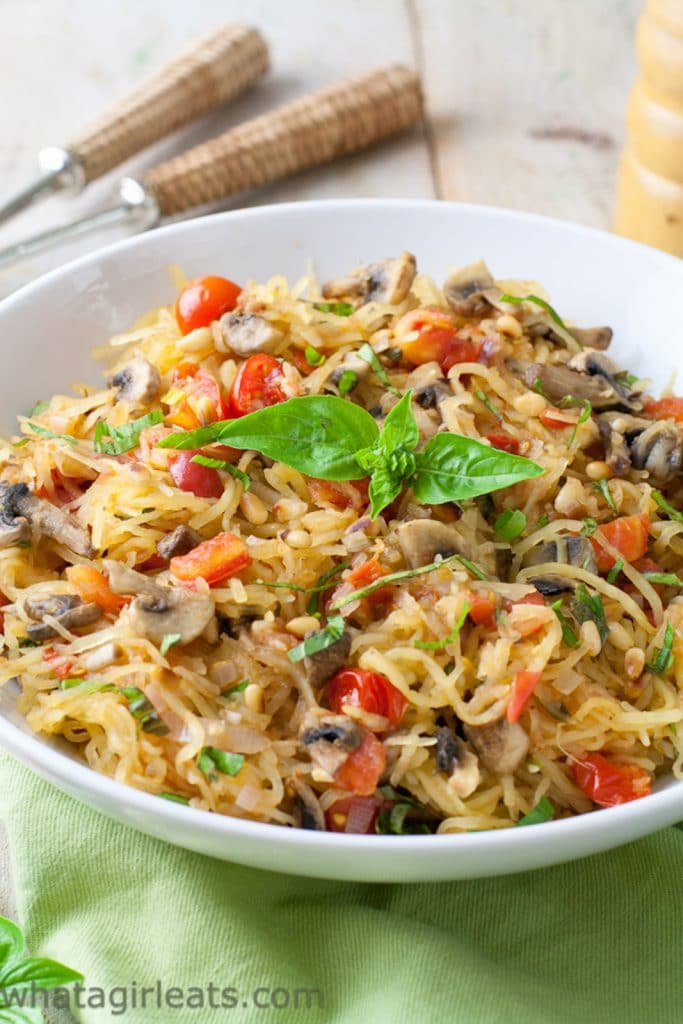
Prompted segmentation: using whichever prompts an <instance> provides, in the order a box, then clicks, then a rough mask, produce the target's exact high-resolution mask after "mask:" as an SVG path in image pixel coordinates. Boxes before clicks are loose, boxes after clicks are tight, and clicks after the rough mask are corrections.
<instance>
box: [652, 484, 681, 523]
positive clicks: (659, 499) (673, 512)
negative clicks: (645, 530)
mask: <svg viewBox="0 0 683 1024" xmlns="http://www.w3.org/2000/svg"><path fill="white" fill-rule="evenodd" d="M652 498H653V500H654V502H655V504H656V505H659V507H660V508H661V510H662V512H666V514H667V515H668V517H669V519H673V520H674V522H676V523H683V512H679V511H678V509H677V508H674V507H673V505H670V504H669V502H668V501H667V500H666V498H665V497H664V495H663V494H660V492H659V491H653V492H652Z"/></svg>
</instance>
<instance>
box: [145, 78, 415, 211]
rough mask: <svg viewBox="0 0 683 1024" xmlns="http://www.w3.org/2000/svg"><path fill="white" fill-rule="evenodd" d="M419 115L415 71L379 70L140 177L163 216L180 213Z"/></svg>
mask: <svg viewBox="0 0 683 1024" xmlns="http://www.w3.org/2000/svg"><path fill="white" fill-rule="evenodd" d="M421 113H422V93H421V89H420V80H419V78H418V77H417V75H415V74H414V72H412V71H409V70H408V68H404V67H390V68H383V69H381V70H378V71H373V72H371V73H370V74H367V75H363V76H362V77H359V78H354V79H351V80H350V81H347V82H342V83H341V84H339V85H335V86H332V87H331V88H329V89H324V90H322V91H320V92H316V93H313V94H311V95H310V96H304V97H303V98H302V99H300V100H296V101H295V102H294V103H290V104H288V105H287V106H284V107H280V108H279V109H277V110H274V111H272V112H271V113H268V114H264V115H262V116H261V117H257V118H255V119H254V120H252V121H246V122H245V123H244V124H241V125H238V127H236V128H233V129H231V130H230V131H228V132H225V133H224V134H223V135H219V136H218V137H217V138H215V139H211V140H210V141H209V142H205V143H202V144H201V145H199V146H196V147H195V148H194V149H191V150H189V151H188V152H186V153H183V154H181V155H180V156H177V157H174V158H173V159H171V160H168V161H166V162H165V163H163V164H161V165H160V166H158V167H155V168H153V169H152V170H151V171H149V172H148V173H147V174H146V175H145V177H144V183H145V185H146V186H147V187H148V188H149V189H151V191H152V192H153V193H154V195H155V197H156V199H157V202H158V203H159V206H160V209H161V213H162V215H163V216H169V215H171V214H175V213H181V212H183V211H184V210H189V209H191V208H192V207H194V206H201V205H202V204H204V203H211V202H216V201H217V200H219V199H225V198H227V197H228V196H231V195H234V194H235V193H237V192H243V191H244V190H246V189H253V188H256V187H258V186H261V185H265V184H266V183H268V182H270V181H275V180H276V179H277V178H284V177H286V176H287V175H289V174H295V173H296V172H297V171H303V170H306V169H307V168H309V167H315V166H316V165H318V164H324V163H328V162H329V161H331V160H335V159H336V158H337V157H341V156H345V155H346V154H348V153H353V152H355V151H356V150H359V149H363V148H364V147H366V146H371V145H372V144H373V143H375V142H379V141H380V139H384V138H386V137H387V136H389V135H394V134H395V133H397V132H400V131H403V130H405V129H406V128H409V127H410V126H411V125H413V124H415V122H416V121H417V120H418V119H419V117H420V115H421Z"/></svg>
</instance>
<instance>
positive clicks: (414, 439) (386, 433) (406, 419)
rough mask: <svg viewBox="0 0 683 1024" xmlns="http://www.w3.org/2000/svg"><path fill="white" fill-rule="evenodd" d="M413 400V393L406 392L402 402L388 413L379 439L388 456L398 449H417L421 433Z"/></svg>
mask: <svg viewBox="0 0 683 1024" xmlns="http://www.w3.org/2000/svg"><path fill="white" fill-rule="evenodd" d="M412 398H413V393H412V391H406V393H405V394H404V396H403V397H402V398H401V400H400V402H397V403H396V405H395V406H394V407H393V409H391V410H390V411H389V412H388V413H387V416H386V419H385V420H384V425H383V427H382V433H381V434H380V438H379V443H380V446H381V448H382V450H383V451H384V452H385V453H386V454H389V453H390V452H392V451H394V450H395V449H396V448H406V449H407V450H408V451H413V449H414V448H416V447H417V443H418V441H419V440H420V431H419V428H418V426H417V423H416V422H415V417H414V415H413V407H412Z"/></svg>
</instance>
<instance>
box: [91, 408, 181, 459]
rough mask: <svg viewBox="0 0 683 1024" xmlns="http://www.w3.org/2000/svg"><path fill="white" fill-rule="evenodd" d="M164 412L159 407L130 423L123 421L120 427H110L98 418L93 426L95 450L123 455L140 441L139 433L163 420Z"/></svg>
mask: <svg viewBox="0 0 683 1024" xmlns="http://www.w3.org/2000/svg"><path fill="white" fill-rule="evenodd" d="M163 418H164V414H163V413H162V412H161V410H160V409H155V410H154V411H153V412H148V413H147V414H146V415H145V416H140V417H139V419H137V420H131V421H130V423H123V424H122V425H121V426H120V427H110V426H109V424H108V423H105V422H104V420H100V421H99V423H98V424H97V426H96V427H95V451H96V452H102V453H103V454H105V455H123V453H124V452H129V451H131V450H132V449H133V448H137V446H138V444H139V443H140V434H141V433H142V431H143V430H146V429H147V427H153V426H155V425H156V424H157V423H161V422H162V421H163Z"/></svg>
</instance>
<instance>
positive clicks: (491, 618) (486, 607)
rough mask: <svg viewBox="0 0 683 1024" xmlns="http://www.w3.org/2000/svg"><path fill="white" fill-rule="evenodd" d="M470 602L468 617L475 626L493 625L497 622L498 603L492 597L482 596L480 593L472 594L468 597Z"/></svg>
mask: <svg viewBox="0 0 683 1024" xmlns="http://www.w3.org/2000/svg"><path fill="white" fill-rule="evenodd" d="M467 603H468V604H469V606H470V607H469V611H468V612H467V615H468V617H469V618H470V619H471V621H472V622H473V623H474V624H475V626H492V625H493V623H494V622H495V611H496V604H495V601H492V600H491V598H490V597H482V596H480V595H479V594H470V596H469V597H468V599H467Z"/></svg>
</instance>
